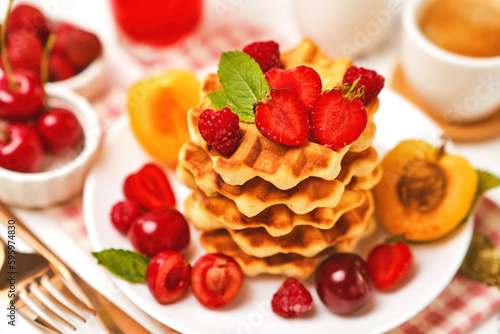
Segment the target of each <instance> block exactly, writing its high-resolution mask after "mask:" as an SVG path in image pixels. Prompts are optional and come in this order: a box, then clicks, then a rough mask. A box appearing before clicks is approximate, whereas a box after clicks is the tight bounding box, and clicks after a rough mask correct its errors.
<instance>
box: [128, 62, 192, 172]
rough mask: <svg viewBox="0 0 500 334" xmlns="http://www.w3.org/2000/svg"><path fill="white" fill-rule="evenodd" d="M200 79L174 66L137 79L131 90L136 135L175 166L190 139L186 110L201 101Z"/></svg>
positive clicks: (132, 121) (164, 160)
mask: <svg viewBox="0 0 500 334" xmlns="http://www.w3.org/2000/svg"><path fill="white" fill-rule="evenodd" d="M199 89H200V83H199V81H198V79H197V78H196V76H195V75H194V74H193V73H192V72H189V71H182V70H172V71H168V72H165V73H163V74H160V75H157V76H154V77H151V78H147V79H144V80H142V81H139V82H137V83H136V84H135V85H133V86H132V88H131V89H130V91H129V94H128V102H127V107H128V114H129V117H130V125H131V127H132V130H133V132H134V134H135V137H136V138H137V140H138V141H139V143H140V144H141V145H142V147H143V148H144V149H145V150H146V151H147V152H148V153H149V154H151V155H152V156H153V157H154V158H156V159H158V160H160V161H162V162H164V163H166V164H167V165H168V166H170V167H172V168H174V167H175V166H176V165H177V159H178V156H179V151H180V149H181V146H182V145H183V144H184V143H185V142H186V141H188V140H189V131H188V125H187V112H188V110H189V109H190V108H193V107H195V106H196V105H197V104H198V102H199V99H200V98H199V93H198V91H199Z"/></svg>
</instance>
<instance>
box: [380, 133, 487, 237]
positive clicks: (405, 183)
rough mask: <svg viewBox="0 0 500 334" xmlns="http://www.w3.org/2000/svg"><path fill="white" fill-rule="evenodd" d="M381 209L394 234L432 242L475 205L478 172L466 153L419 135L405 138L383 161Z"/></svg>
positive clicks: (385, 222)
mask: <svg viewBox="0 0 500 334" xmlns="http://www.w3.org/2000/svg"><path fill="white" fill-rule="evenodd" d="M382 167H383V169H384V177H383V178H382V180H381V181H380V183H379V184H378V185H377V186H376V187H375V189H374V194H375V202H376V212H377V215H378V217H379V218H380V221H381V222H382V223H383V224H384V226H385V227H386V228H387V229H388V230H389V231H390V232H391V233H392V234H394V235H404V238H405V239H406V240H410V241H432V240H435V239H439V238H441V237H443V236H445V235H447V234H448V233H450V232H451V231H453V230H454V229H455V228H456V227H457V226H458V225H459V224H460V223H461V222H462V221H463V220H464V218H465V217H466V215H467V213H468V212H469V210H470V209H471V206H472V204H473V201H474V197H475V194H476V188H477V184H478V175H477V172H476V170H475V169H474V168H473V167H472V166H471V165H470V164H469V163H468V162H467V160H465V159H464V158H462V157H459V156H456V155H450V154H447V153H446V152H444V150H443V148H436V147H433V146H432V145H429V144H428V143H426V142H423V141H419V140H407V141H403V142H401V143H400V144H399V145H397V146H396V147H395V148H394V149H392V150H391V151H390V152H389V153H387V155H386V156H385V157H384V159H383V160H382Z"/></svg>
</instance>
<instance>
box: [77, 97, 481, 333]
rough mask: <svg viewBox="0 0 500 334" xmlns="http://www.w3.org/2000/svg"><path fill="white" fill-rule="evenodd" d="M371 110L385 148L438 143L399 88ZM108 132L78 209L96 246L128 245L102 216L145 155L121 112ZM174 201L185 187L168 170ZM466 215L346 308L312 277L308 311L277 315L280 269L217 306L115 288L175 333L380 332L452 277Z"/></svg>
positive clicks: (466, 231)
mask: <svg viewBox="0 0 500 334" xmlns="http://www.w3.org/2000/svg"><path fill="white" fill-rule="evenodd" d="M380 100H381V108H380V109H379V111H378V113H377V114H376V123H377V126H378V129H377V137H376V147H377V148H378V149H379V152H382V151H386V150H387V149H389V148H392V147H393V146H395V145H396V144H398V143H399V142H400V141H401V140H403V139H408V138H420V139H424V140H427V141H429V142H431V143H433V144H438V142H439V138H440V136H441V131H440V130H439V129H438V128H437V126H436V125H435V124H434V123H433V122H432V121H430V120H429V119H428V118H427V117H426V116H424V115H423V114H422V113H421V112H420V111H419V110H418V109H416V108H415V107H414V106H413V105H411V104H409V103H408V102H407V101H406V100H404V99H402V98H401V97H399V96H398V95H395V94H394V93H391V92H390V91H387V90H386V91H385V92H383V93H382V94H381V97H380ZM115 130H116V131H114V133H113V134H112V135H111V136H110V137H109V138H108V140H107V143H106V144H105V146H104V149H103V150H102V152H101V155H100V158H99V160H98V161H97V163H96V164H95V165H94V168H93V170H92V171H91V173H90V175H89V176H88V179H87V182H86V185H85V192H84V214H85V221H86V223H87V229H88V232H89V236H90V240H91V243H92V246H93V248H94V249H95V250H96V251H99V250H102V249H106V248H111V247H114V248H125V249H131V248H132V247H131V244H130V243H129V241H128V240H127V238H125V237H123V236H121V235H120V234H119V233H118V232H117V231H115V229H114V228H113V227H112V226H111V223H110V222H109V211H110V209H111V206H112V205H113V204H114V203H115V202H117V201H119V200H121V199H122V198H123V194H122V184H123V181H124V179H125V177H126V176H127V175H128V174H129V173H131V172H133V171H135V170H137V169H139V168H140V167H141V166H142V165H143V164H144V163H145V162H147V161H150V160H151V158H150V157H149V156H148V155H147V154H146V153H145V152H144V151H143V150H142V149H141V147H140V146H139V144H138V143H137V141H136V140H135V139H134V137H133V134H132V133H131V130H130V128H129V126H128V119H127V118H123V119H122V120H121V121H120V122H119V123H118V124H117V127H116V128H115ZM169 176H170V181H171V182H172V185H173V187H174V189H175V192H176V195H177V201H178V203H179V205H178V206H179V209H180V210H181V211H182V210H183V209H182V203H183V202H184V199H185V198H186V196H187V195H188V194H189V193H190V191H189V190H188V189H187V188H186V187H184V186H183V185H182V184H180V183H179V182H178V181H177V179H175V177H174V175H173V174H170V175H169ZM472 228H473V226H472V223H471V222H469V223H468V224H465V226H464V227H462V228H460V229H459V230H457V231H456V232H455V233H453V234H452V235H450V236H449V237H447V238H445V239H444V240H441V241H438V242H434V243H431V244H423V245H413V246H412V250H413V253H414V258H415V265H414V267H413V269H412V271H411V273H410V275H409V277H408V278H407V279H405V280H404V282H402V283H403V284H401V285H400V287H399V288H397V289H396V290H393V291H390V292H379V291H374V293H373V298H372V299H371V302H370V303H369V305H367V306H365V307H364V308H363V309H361V310H360V311H358V312H356V313H354V314H352V315H349V316H338V315H334V314H332V313H330V312H329V311H328V310H327V308H326V307H325V306H324V305H323V304H322V303H321V301H320V299H319V297H318V295H317V294H316V291H315V288H314V284H313V283H312V280H310V281H309V282H307V286H308V288H309V290H310V291H311V293H312V295H313V299H314V311H313V312H311V313H310V314H309V315H308V316H306V317H304V318H299V319H292V320H290V319H283V318H281V317H279V316H277V315H275V314H274V313H272V312H271V310H270V300H271V298H272V296H273V294H274V292H275V291H276V290H277V289H278V287H279V286H280V284H281V283H282V282H283V277H271V276H263V277H258V278H252V279H249V278H246V279H245V281H244V284H243V287H242V290H241V291H240V293H239V295H238V297H237V298H236V299H235V300H234V301H233V302H232V303H231V304H230V305H228V306H226V307H223V308H221V309H219V310H208V309H206V308H204V307H203V306H201V305H200V304H199V303H198V302H197V300H196V299H195V298H194V296H193V295H192V294H191V293H188V294H187V295H186V296H185V297H184V298H182V299H181V300H180V301H179V302H177V303H175V304H173V305H167V306H162V305H160V304H158V303H157V302H156V301H155V299H154V298H153V296H152V295H151V294H150V292H149V290H148V288H147V287H146V286H145V285H140V284H129V283H127V282H124V281H121V280H119V279H118V278H115V280H116V281H117V282H118V283H119V284H118V286H119V287H120V289H121V290H122V291H123V292H124V293H125V294H126V295H127V296H128V297H129V298H130V299H131V300H132V301H133V302H134V303H136V304H137V305H138V306H139V307H140V308H141V309H142V310H144V311H145V312H146V313H148V314H149V315H151V316H152V317H154V318H156V319H158V320H159V321H161V322H163V323H164V324H166V325H168V326H170V327H172V328H173V329H175V330H177V331H180V332H182V333H204V334H212V333H213V334H226V333H227V334H229V333H238V334H240V333H241V334H251V333H273V334H275V333H289V334H293V333H323V332H330V333H331V332H332V330H333V331H335V333H350V334H355V333H381V332H385V331H387V330H389V329H391V328H394V327H396V326H398V325H399V324H401V323H403V322H404V321H406V320H408V319H410V318H411V317H412V316H414V315H415V314H417V313H418V312H419V311H421V310H422V309H423V308H424V307H425V306H426V305H428V304H429V303H431V302H432V301H433V300H434V299H435V298H436V297H437V296H438V295H439V293H440V292H441V291H442V290H444V288H445V287H446V286H447V285H448V283H449V282H450V281H451V279H452V278H453V276H454V275H455V273H456V272H457V270H458V268H459V266H460V263H461V262H462V260H463V257H464V256H465V253H466V251H467V248H468V245H469V242H470V239H471V236H472ZM386 236H387V233H386V232H385V231H383V230H382V228H380V229H379V230H378V231H377V233H376V234H375V235H373V236H372V237H370V238H369V239H366V241H365V242H362V244H361V245H359V247H358V248H357V249H356V252H358V253H359V254H360V255H361V256H363V257H364V258H366V255H367V253H368V252H369V250H370V249H371V248H372V247H373V246H374V245H375V244H377V243H379V242H381V241H382V240H384V238H385V237H386ZM197 239H198V233H197V232H196V231H195V230H192V242H191V246H190V249H189V251H188V253H187V254H186V259H187V260H188V261H189V262H190V263H194V261H195V260H196V259H197V258H198V257H199V256H201V255H202V254H204V251H203V250H202V249H201V247H200V245H199V243H198V241H197Z"/></svg>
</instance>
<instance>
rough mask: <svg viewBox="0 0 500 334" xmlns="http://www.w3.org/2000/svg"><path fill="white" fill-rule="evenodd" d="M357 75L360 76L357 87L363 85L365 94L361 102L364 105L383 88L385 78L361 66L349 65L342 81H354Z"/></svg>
mask: <svg viewBox="0 0 500 334" xmlns="http://www.w3.org/2000/svg"><path fill="white" fill-rule="evenodd" d="M359 76H362V77H361V80H360V81H359V83H358V87H359V88H361V87H365V95H364V96H363V97H362V98H361V102H363V104H364V105H365V106H366V105H368V104H369V103H370V102H371V101H372V100H373V99H374V98H376V97H377V95H378V94H379V93H380V91H381V90H382V88H384V82H385V79H384V77H383V76H381V75H380V74H378V73H377V72H375V71H372V70H367V69H366V68H363V67H356V66H351V67H349V68H348V69H347V71H346V72H345V74H344V79H343V80H342V83H344V84H345V83H354V82H355V81H356V80H357V79H358V78H359Z"/></svg>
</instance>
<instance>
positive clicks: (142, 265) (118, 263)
mask: <svg viewBox="0 0 500 334" xmlns="http://www.w3.org/2000/svg"><path fill="white" fill-rule="evenodd" d="M92 255H93V256H94V257H95V258H96V259H97V261H98V262H97V263H99V264H100V265H101V266H103V267H105V268H106V269H108V270H109V271H110V272H112V273H113V274H115V275H116V276H118V277H120V278H122V279H124V280H126V281H129V282H131V283H146V271H147V269H148V264H149V261H150V259H149V258H148V257H146V256H144V255H142V254H139V253H137V252H132V251H129V250H124V249H114V248H110V249H105V250H103V251H100V252H94V253H92Z"/></svg>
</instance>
